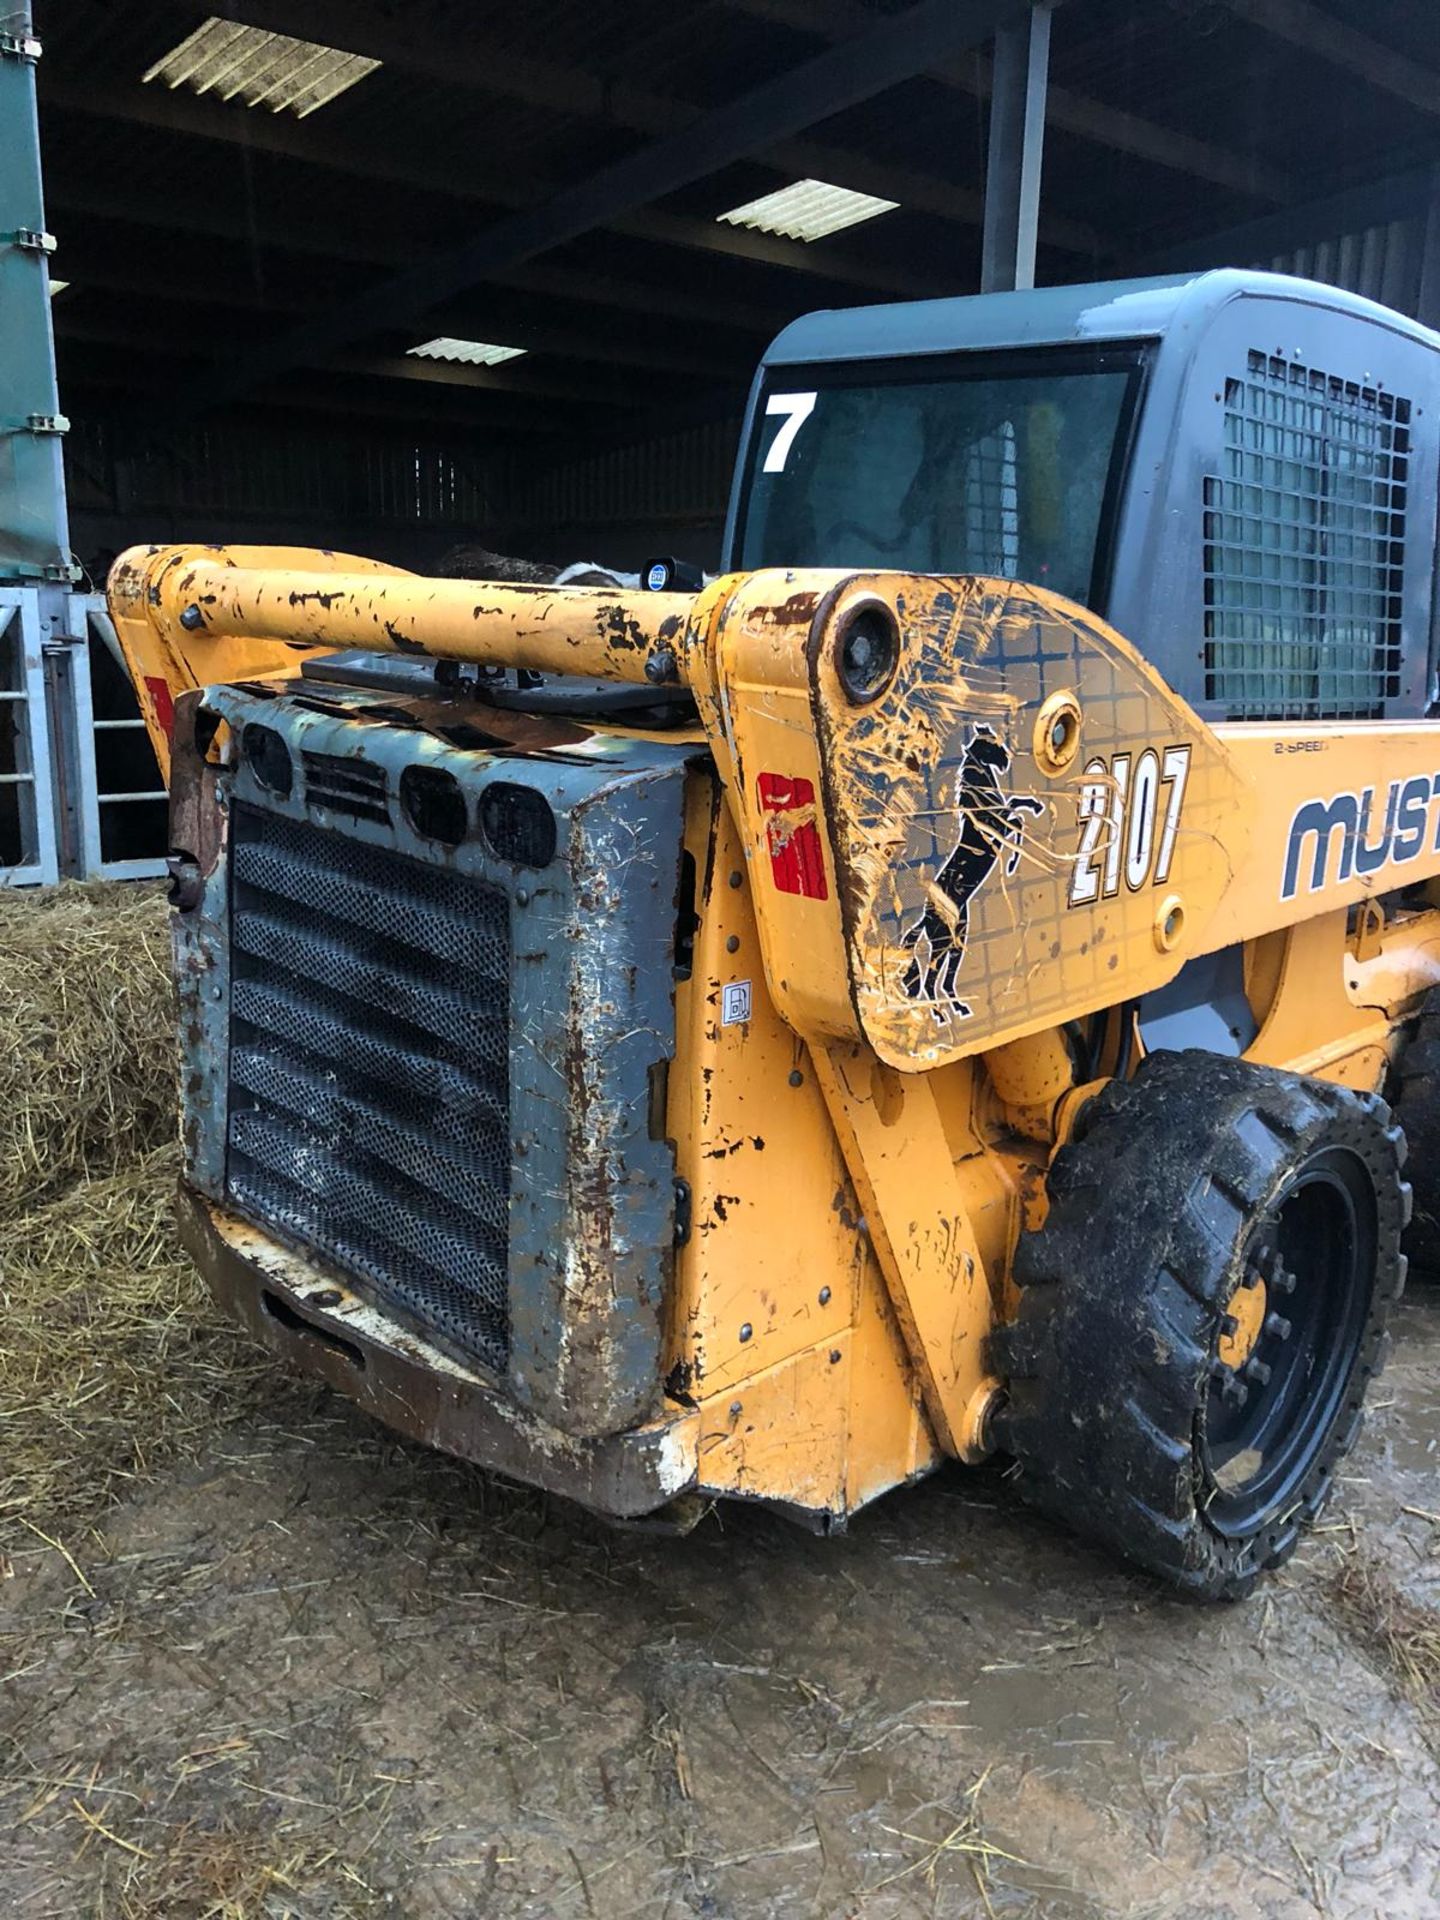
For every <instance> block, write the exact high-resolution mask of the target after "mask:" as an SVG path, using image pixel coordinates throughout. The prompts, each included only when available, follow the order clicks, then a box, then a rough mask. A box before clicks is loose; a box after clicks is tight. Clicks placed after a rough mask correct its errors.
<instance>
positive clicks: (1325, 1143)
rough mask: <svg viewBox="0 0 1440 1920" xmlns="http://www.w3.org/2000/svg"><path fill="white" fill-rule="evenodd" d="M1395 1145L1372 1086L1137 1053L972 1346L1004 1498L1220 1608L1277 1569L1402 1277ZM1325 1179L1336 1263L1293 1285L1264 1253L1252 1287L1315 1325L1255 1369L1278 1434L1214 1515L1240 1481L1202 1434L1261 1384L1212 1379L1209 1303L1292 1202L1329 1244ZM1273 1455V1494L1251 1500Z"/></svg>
mask: <svg viewBox="0 0 1440 1920" xmlns="http://www.w3.org/2000/svg"><path fill="white" fill-rule="evenodd" d="M1404 1156H1405V1142H1404V1138H1403V1136H1402V1134H1401V1132H1400V1129H1399V1128H1398V1127H1397V1126H1395V1125H1394V1124H1393V1122H1392V1120H1391V1117H1390V1113H1389V1109H1388V1108H1387V1107H1386V1106H1385V1104H1384V1102H1383V1101H1382V1100H1380V1099H1379V1098H1378V1097H1377V1096H1375V1095H1373V1094H1356V1093H1353V1092H1350V1091H1349V1090H1347V1089H1345V1088H1341V1087H1335V1086H1330V1085H1328V1084H1326V1083H1324V1082H1322V1081H1318V1080H1310V1079H1304V1078H1301V1077H1300V1076H1299V1075H1297V1074H1291V1073H1282V1072H1279V1071H1276V1070H1274V1069H1272V1068H1266V1067H1257V1066H1252V1065H1251V1064H1250V1063H1249V1062H1248V1061H1243V1060H1232V1059H1225V1058H1222V1057H1219V1056H1217V1055H1214V1054H1206V1053H1157V1054H1152V1055H1151V1056H1150V1057H1149V1058H1147V1059H1146V1060H1145V1061H1144V1062H1143V1063H1142V1064H1141V1066H1140V1068H1139V1069H1138V1071H1137V1073H1136V1075H1135V1078H1134V1079H1133V1080H1132V1081H1130V1082H1128V1083H1122V1082H1119V1081H1112V1082H1111V1084H1110V1086H1109V1087H1108V1088H1106V1089H1105V1090H1104V1091H1103V1092H1102V1093H1101V1094H1099V1095H1098V1096H1097V1097H1096V1098H1095V1099H1094V1100H1093V1101H1091V1102H1090V1103H1089V1105H1088V1106H1087V1107H1086V1108H1085V1110H1084V1113H1083V1114H1082V1116H1081V1126H1080V1128H1079V1130H1078V1135H1077V1137H1076V1138H1074V1139H1072V1141H1071V1142H1070V1143H1069V1144H1067V1145H1066V1146H1065V1147H1063V1148H1062V1149H1061V1150H1060V1152H1059V1153H1058V1154H1057V1155H1056V1157H1055V1160H1054V1163H1053V1165H1052V1167H1051V1170H1050V1178H1049V1182H1048V1196H1049V1215H1048V1218H1047V1219H1046V1221H1045V1224H1044V1225H1043V1226H1042V1227H1041V1228H1040V1229H1039V1230H1038V1231H1036V1232H1034V1233H1029V1234H1025V1235H1023V1236H1022V1238H1021V1241H1020V1244H1019V1247H1018V1248H1017V1252H1016V1259H1015V1270H1014V1271H1015V1280H1016V1283H1017V1285H1018V1287H1019V1288H1020V1290H1021V1294H1020V1307H1019V1312H1018V1315H1017V1317H1016V1319H1015V1321H1014V1322H1013V1323H1012V1324H1011V1325H1009V1326H1007V1327H1005V1328H1003V1329H1001V1330H1000V1331H999V1332H998V1333H997V1334H996V1336H995V1338H994V1341H993V1358H994V1364H995V1365H996V1368H997V1371H998V1372H999V1373H1000V1374H1001V1375H1002V1376H1003V1377H1004V1378H1005V1380H1006V1382H1007V1396H1006V1399H1005V1401H1004V1403H1003V1404H1002V1407H1001V1408H1000V1410H999V1411H998V1413H997V1416H996V1440H997V1443H998V1445H999V1446H1000V1447H1001V1448H1002V1449H1003V1450H1004V1451H1005V1452H1008V1453H1009V1454H1011V1455H1012V1456H1013V1457H1014V1460H1015V1462H1016V1463H1017V1466H1018V1480H1019V1484H1020V1489H1021V1491H1022V1493H1023V1494H1024V1495H1025V1496H1026V1498H1028V1499H1029V1500H1031V1501H1032V1502H1033V1503H1034V1504H1036V1505H1038V1506H1041V1507H1043V1508H1044V1509H1046V1510H1047V1511H1048V1512H1050V1513H1051V1514H1053V1515H1055V1516H1056V1517H1057V1518H1059V1519H1061V1520H1064V1521H1065V1522H1067V1523H1068V1524H1069V1525H1071V1526H1073V1527H1075V1528H1076V1529H1078V1530H1079V1531H1081V1532H1084V1533H1089V1534H1092V1535H1094V1536H1096V1537H1097V1538H1099V1539H1100V1540H1102V1541H1104V1542H1106V1543H1107V1544H1108V1545H1110V1546H1111V1547H1113V1548H1116V1549H1117V1550H1118V1551H1119V1552H1120V1553H1121V1554H1123V1555H1125V1556H1126V1557H1127V1558H1128V1559H1130V1560H1133V1561H1136V1562H1138V1564H1139V1565H1141V1566H1142V1567H1145V1568H1147V1569H1148V1570H1149V1571H1150V1572H1152V1573H1155V1574H1158V1575H1159V1576H1160V1577H1161V1578H1163V1579H1165V1580H1167V1581H1169V1582H1171V1583H1172V1584H1173V1585H1174V1586H1176V1587H1179V1588H1181V1589H1182V1590H1183V1591H1185V1592H1186V1593H1188V1594H1191V1595H1194V1596H1196V1597H1198V1598H1206V1599H1239V1598H1241V1597H1243V1596H1244V1595H1245V1594H1246V1593H1248V1592H1249V1591H1250V1589H1251V1588H1252V1587H1253V1586H1254V1584H1255V1582H1256V1580H1257V1579H1258V1578H1259V1576H1260V1574H1261V1573H1262V1572H1263V1571H1264V1570H1265V1569H1267V1568H1271V1567H1276V1566H1278V1565H1280V1564H1281V1562H1282V1561H1284V1560H1286V1559H1287V1558H1288V1557H1289V1555H1290V1554H1291V1553H1292V1552H1293V1551H1294V1549H1295V1546H1296V1544H1297V1543H1298V1540H1299V1538H1300V1535H1301V1532H1302V1531H1303V1529H1304V1527H1305V1526H1307V1525H1308V1524H1309V1523H1310V1522H1312V1521H1313V1520H1314V1518H1315V1516H1316V1514H1318V1513H1319V1511H1320V1509H1321V1507H1322V1506H1323V1505H1324V1503H1325V1500H1326V1498H1327V1497H1328V1495H1329V1492H1330V1489H1331V1485H1332V1483H1333V1480H1334V1475H1335V1468H1336V1465H1337V1463H1338V1462H1339V1461H1340V1460H1341V1459H1343V1458H1344V1456H1345V1454H1346V1453H1347V1452H1348V1451H1349V1450H1350V1448H1351V1446H1352V1445H1353V1444H1354V1441H1355V1438H1356V1435H1357V1433H1358V1432H1359V1429H1360V1422H1361V1417H1362V1413H1361V1409H1362V1404H1363V1401H1364V1397H1365V1392H1366V1389H1367V1387H1368V1385H1369V1383H1370V1381H1371V1380H1372V1379H1373V1378H1374V1376H1375V1375H1376V1373H1378V1372H1379V1370H1380V1368H1381V1366H1382V1365H1383V1362H1384V1356H1385V1351H1386V1347H1387V1344H1388V1336H1387V1335H1386V1333H1385V1321H1386V1317H1387V1314H1388V1312H1389V1308H1390V1306H1391V1303H1392V1302H1393V1301H1394V1300H1396V1299H1397V1298H1398V1297H1399V1294H1400V1291H1401V1289H1402V1287H1403V1285H1404V1279H1405V1259H1404V1256H1403V1255H1402V1253H1401V1252H1400V1236H1401V1233H1402V1231H1403V1229H1404V1226H1405V1223H1406V1220H1407V1219H1408V1217H1409V1197H1410V1196H1409V1188H1408V1187H1407V1186H1406V1185H1405V1183H1404V1180H1403V1179H1402V1177H1401V1168H1402V1166H1403V1163H1404ZM1331 1187H1333V1188H1334V1189H1335V1191H1336V1193H1337V1194H1339V1195H1340V1196H1341V1197H1340V1198H1339V1199H1338V1200H1335V1201H1334V1202H1333V1204H1334V1205H1337V1206H1340V1207H1342V1208H1344V1209H1346V1210H1347V1211H1346V1212H1345V1213H1344V1215H1343V1217H1344V1219H1345V1221H1347V1222H1348V1223H1349V1224H1348V1225H1347V1226H1346V1227H1345V1228H1344V1230H1343V1231H1341V1232H1339V1233H1338V1237H1339V1239H1340V1240H1341V1241H1342V1242H1344V1243H1345V1244H1346V1245H1349V1246H1351V1247H1352V1248H1353V1250H1354V1251H1353V1258H1352V1259H1350V1260H1349V1261H1348V1262H1345V1261H1344V1260H1343V1259H1340V1261H1339V1264H1340V1265H1342V1266H1343V1267H1344V1274H1343V1279H1342V1280H1337V1281H1336V1282H1334V1283H1333V1284H1332V1285H1331V1286H1330V1287H1329V1289H1328V1291H1323V1290H1320V1289H1319V1288H1318V1287H1315V1286H1312V1289H1311V1290H1310V1292H1308V1293H1301V1292H1300V1290H1299V1283H1297V1282H1296V1281H1295V1279H1294V1276H1292V1275H1291V1274H1290V1273H1289V1272H1288V1271H1286V1270H1285V1268H1284V1266H1283V1263H1278V1253H1277V1255H1276V1262H1277V1263H1278V1264H1279V1265H1280V1271H1279V1275H1278V1278H1277V1279H1276V1280H1275V1282H1274V1287H1272V1289H1271V1291H1270V1294H1269V1295H1268V1296H1267V1297H1268V1298H1270V1299H1271V1300H1272V1302H1273V1300H1274V1299H1276V1298H1278V1297H1279V1296H1278V1293H1276V1292H1275V1291H1274V1288H1278V1287H1279V1286H1280V1285H1282V1284H1284V1285H1286V1286H1288V1287H1289V1288H1290V1290H1291V1296H1292V1298H1293V1299H1295V1300H1296V1301H1297V1302H1299V1303H1301V1304H1302V1305H1303V1307H1304V1311H1305V1313H1306V1315H1307V1316H1308V1315H1318V1316H1319V1318H1318V1319H1313V1320H1312V1319H1306V1320H1305V1321H1304V1322H1300V1321H1298V1320H1297V1322H1296V1324H1298V1325H1303V1326H1304V1328H1305V1333H1304V1335H1303V1337H1302V1341H1301V1343H1300V1344H1298V1345H1297V1346H1296V1348H1295V1349H1294V1355H1293V1357H1291V1356H1290V1350H1289V1348H1288V1347H1287V1348H1286V1356H1287V1357H1286V1358H1285V1359H1284V1363H1283V1367H1282V1369H1281V1371H1280V1372H1279V1373H1278V1375H1277V1378H1279V1379H1280V1380H1281V1381H1282V1383H1283V1382H1286V1381H1287V1380H1288V1385H1286V1386H1284V1389H1283V1390H1284V1393H1285V1396H1286V1397H1285V1400H1284V1407H1285V1409H1286V1412H1285V1418H1286V1419H1293V1420H1294V1421H1295V1422H1296V1423H1297V1428H1296V1432H1295V1434H1294V1435H1293V1437H1292V1438H1291V1439H1290V1440H1289V1441H1286V1440H1285V1439H1284V1432H1285V1429H1284V1428H1283V1427H1282V1428H1280V1429H1278V1431H1279V1432H1280V1434H1281V1438H1280V1439H1277V1440H1276V1441H1275V1443H1274V1455H1273V1460H1274V1462H1275V1463H1276V1464H1275V1465H1274V1467H1273V1468H1272V1467H1271V1466H1270V1464H1269V1462H1268V1460H1267V1456H1266V1455H1265V1454H1264V1452H1263V1450H1262V1451H1261V1452H1259V1453H1257V1454H1256V1455H1255V1456H1254V1457H1255V1458H1257V1459H1259V1460H1261V1461H1262V1463H1264V1464H1263V1466H1262V1470H1261V1471H1260V1472H1259V1473H1258V1475H1257V1476H1256V1484H1255V1493H1256V1498H1257V1499H1258V1500H1260V1501H1261V1503H1262V1504H1261V1510H1260V1511H1258V1512H1256V1513H1255V1514H1254V1516H1253V1522H1252V1518H1251V1516H1249V1515H1248V1513H1247V1514H1245V1515H1244V1517H1243V1518H1242V1519H1241V1520H1240V1521H1238V1522H1237V1521H1236V1519H1235V1517H1234V1513H1233V1511H1232V1509H1233V1508H1234V1507H1235V1505H1236V1503H1237V1498H1238V1500H1239V1504H1240V1505H1241V1506H1242V1507H1243V1505H1244V1492H1245V1490H1244V1489H1243V1488H1242V1492H1241V1495H1240V1496H1237V1495H1236V1494H1235V1493H1234V1492H1233V1490H1232V1488H1231V1485H1230V1483H1228V1482H1225V1481H1224V1475H1223V1473H1222V1474H1221V1475H1220V1476H1219V1477H1218V1478H1217V1476H1216V1475H1215V1474H1212V1472H1211V1469H1210V1466H1209V1461H1210V1459H1211V1455H1210V1451H1209V1446H1210V1440H1209V1436H1210V1434H1211V1433H1212V1431H1219V1429H1220V1428H1221V1426H1222V1425H1223V1423H1224V1421H1226V1420H1227V1419H1228V1420H1230V1421H1231V1422H1232V1423H1233V1422H1234V1421H1235V1420H1236V1419H1239V1418H1241V1417H1242V1416H1239V1415H1235V1414H1233V1413H1231V1412H1229V1411H1228V1409H1229V1408H1230V1406H1231V1402H1232V1400H1236V1399H1238V1400H1239V1401H1241V1402H1242V1403H1244V1402H1245V1401H1247V1400H1248V1399H1249V1396H1250V1394H1251V1392H1252V1391H1253V1392H1254V1394H1255V1396H1256V1397H1255V1400H1254V1411H1252V1413H1251V1414H1249V1415H1244V1416H1243V1418H1245V1419H1248V1420H1254V1419H1256V1418H1259V1417H1265V1415H1266V1397H1267V1396H1270V1395H1271V1392H1272V1389H1271V1387H1270V1386H1269V1385H1266V1386H1264V1387H1259V1386H1257V1387H1255V1388H1254V1389H1253V1390H1252V1389H1251V1388H1248V1387H1247V1388H1246V1389H1245V1391H1244V1392H1243V1393H1240V1392H1238V1391H1237V1381H1238V1376H1235V1377H1233V1378H1231V1379H1226V1378H1225V1373H1224V1371H1223V1370H1222V1367H1221V1362H1220V1359H1219V1355H1220V1352H1221V1341H1222V1339H1223V1338H1224V1337H1225V1336H1226V1335H1227V1333H1228V1334H1231V1335H1233V1333H1234V1330H1235V1325H1236V1323H1235V1321H1234V1320H1232V1319H1230V1318H1229V1312H1228V1310H1229V1307H1230V1305H1231V1304H1232V1301H1231V1296H1232V1294H1234V1293H1235V1292H1236V1290H1237V1287H1238V1286H1239V1284H1240V1283H1241V1281H1242V1279H1245V1280H1252V1279H1253V1274H1254V1266H1253V1264H1252V1263H1253V1261H1254V1260H1255V1259H1256V1258H1259V1257H1261V1256H1260V1255H1259V1254H1258V1253H1257V1251H1256V1250H1257V1249H1259V1248H1262V1247H1265V1246H1266V1245H1267V1244H1269V1245H1273V1246H1275V1247H1276V1248H1277V1249H1278V1247H1279V1246H1280V1244H1281V1236H1282V1235H1290V1236H1292V1241H1291V1242H1287V1244H1290V1243H1293V1235H1294V1233H1295V1230H1296V1229H1295V1226H1294V1222H1295V1220H1296V1217H1297V1212H1298V1214H1299V1218H1300V1219H1301V1221H1302V1223H1303V1222H1304V1221H1305V1220H1306V1219H1307V1218H1308V1219H1310V1220H1311V1222H1312V1224H1311V1225H1310V1226H1308V1227H1307V1228H1306V1229H1305V1231H1306V1233H1307V1234H1308V1236H1309V1238H1308V1239H1307V1240H1305V1241H1304V1242H1303V1244H1305V1245H1310V1244H1314V1245H1316V1246H1320V1247H1323V1248H1326V1249H1328V1248H1330V1247H1331V1246H1332V1244H1333V1243H1334V1241H1335V1239H1336V1237H1337V1234H1336V1233H1335V1232H1332V1231H1330V1230H1329V1228H1328V1222H1329V1220H1330V1215H1329V1214H1326V1213H1325V1212H1323V1209H1324V1207H1326V1206H1329V1205H1331V1204H1332V1201H1331V1199H1330V1198H1329V1197H1328V1196H1329V1193H1330V1189H1331ZM1309 1188H1315V1189H1321V1190H1323V1191H1322V1195H1321V1199H1320V1201H1319V1202H1316V1200H1315V1197H1314V1193H1313V1192H1312V1193H1311V1195H1310V1198H1309V1199H1308V1200H1306V1199H1304V1198H1303V1196H1304V1194H1305V1193H1306V1191H1307V1189H1309ZM1372 1195H1373V1212H1372V1201H1371V1199H1370V1197H1369V1196H1372ZM1317 1205H1318V1206H1319V1207H1320V1208H1321V1209H1322V1211H1321V1212H1320V1213H1319V1214H1318V1215H1317V1214H1316V1212H1315V1209H1316V1207H1317ZM1306 1209H1309V1212H1308V1214H1307V1212H1306ZM1316 1220H1318V1222H1319V1225H1318V1226H1317V1225H1316V1224H1314V1222H1315V1221H1316ZM1287 1222H1289V1223H1290V1224H1289V1225H1287V1224H1286V1223H1287ZM1267 1235H1268V1236H1270V1239H1269V1241H1268V1243H1267V1240H1266V1236H1267ZM1372 1255H1373V1258H1372ZM1264 1257H1266V1258H1268V1257H1269V1256H1268V1254H1267V1255H1266V1256H1264ZM1304 1277H1305V1276H1301V1278H1302V1280H1303V1278H1304ZM1342 1313H1343V1316H1344V1317H1343V1327H1340V1323H1339V1322H1338V1321H1333V1316H1336V1315H1339V1314H1342ZM1275 1317H1276V1318H1278V1321H1279V1327H1280V1328H1283V1329H1284V1331H1283V1332H1282V1331H1279V1330H1278V1329H1276V1327H1275V1318H1272V1317H1271V1316H1270V1315H1269V1314H1268V1313H1267V1317H1266V1320H1265V1325H1264V1335H1265V1337H1266V1339H1268V1340H1271V1341H1276V1340H1278V1341H1281V1342H1288V1340H1289V1338H1290V1327H1291V1322H1290V1321H1288V1320H1286V1319H1285V1317H1284V1316H1283V1315H1277V1316H1275ZM1337 1327H1340V1330H1339V1331H1335V1328H1337ZM1306 1342H1313V1343H1314V1350H1313V1354H1312V1355H1311V1357H1310V1358H1309V1359H1308V1360H1306V1361H1305V1362H1304V1364H1302V1361H1301V1358H1300V1356H1301V1355H1302V1353H1307V1352H1309V1351H1310V1349H1309V1348H1308V1347H1307V1346H1306V1344H1305V1343H1306ZM1263 1350H1264V1351H1267V1352H1268V1351H1270V1348H1269V1347H1266V1348H1265V1349H1263ZM1231 1351H1233V1349H1231ZM1258 1351H1259V1350H1258V1349H1257V1352H1258ZM1330 1355H1334V1356H1336V1357H1335V1358H1333V1359H1328V1358H1325V1357H1323V1356H1330ZM1262 1371H1263V1369H1262ZM1268 1377H1269V1376H1268V1375H1267V1379H1268ZM1281 1390H1282V1389H1281V1388H1278V1387H1277V1388H1276V1389H1275V1390H1274V1391H1275V1392H1276V1393H1279V1392H1281ZM1212 1392H1213V1394H1214V1395H1216V1396H1217V1398H1216V1401H1215V1405H1214V1407H1213V1408H1212V1406H1211V1396H1212ZM1291 1409H1293V1410H1295V1411H1294V1412H1293V1413H1292V1412H1291V1411H1289V1410H1291ZM1276 1417H1277V1418H1278V1417H1279V1412H1278V1408H1277V1415H1276ZM1308 1422H1313V1423H1315V1424H1314V1431H1313V1433H1312V1432H1309V1431H1307V1430H1306V1423H1308ZM1236 1444H1237V1446H1238V1442H1237V1443H1236ZM1250 1457H1251V1456H1249V1455H1247V1456H1246V1460H1248V1459H1249V1458H1250ZM1287 1460H1288V1461H1289V1462H1290V1467H1289V1469H1287V1470H1288V1471H1289V1478H1288V1480H1287V1482H1286V1484H1285V1485H1284V1486H1283V1487H1280V1486H1278V1485H1277V1486H1276V1489H1275V1497H1274V1498H1273V1500H1271V1501H1270V1503H1269V1504H1268V1505H1265V1504H1263V1503H1264V1501H1265V1499H1266V1497H1267V1480H1268V1479H1269V1478H1270V1477H1271V1475H1272V1474H1273V1473H1275V1472H1279V1471H1280V1468H1281V1465H1283V1463H1285V1462H1286V1461H1287ZM1242 1465H1243V1462H1242ZM1222 1513H1223V1515H1224V1525H1223V1526H1222V1525H1221V1524H1220V1523H1219V1522H1218V1521H1217V1519H1216V1515H1217V1514H1222Z"/></svg>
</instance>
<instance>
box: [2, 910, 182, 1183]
mask: <svg viewBox="0 0 1440 1920" xmlns="http://www.w3.org/2000/svg"><path fill="white" fill-rule="evenodd" d="M0 989H3V990H0V1221H3V1220H4V1219H5V1218H6V1217H7V1216H9V1215H12V1214H17V1213H22V1212H23V1213H29V1212H33V1211H34V1209H35V1208H37V1207H38V1206H40V1205H42V1204H43V1203H44V1202H45V1201H46V1200H48V1199H50V1198H52V1197H53V1196H54V1195H56V1194H58V1193H60V1192H61V1191H63V1189H64V1188H66V1187H67V1186H69V1185H70V1184H71V1183H72V1182H74V1181H76V1180H80V1179H86V1180H93V1179H97V1178H102V1177H103V1176H104V1175H106V1174H108V1173H111V1172H113V1171H114V1170H115V1169H116V1168H118V1167H121V1166H124V1165H126V1164H128V1163H130V1162H133V1161H134V1160H136V1159H137V1158H139V1157H141V1156H143V1155H144V1154H146V1153H149V1152H150V1151H152V1150H153V1149H154V1148H156V1147H158V1146H160V1145H161V1144H162V1143H163V1142H165V1141H167V1140H172V1139H173V1138H174V1136H175V1040H174V1029H175V1015H174V993H173V989H172V986H171V978H170V941H169V930H168V923H167V917H166V908H165V899H164V893H163V890H162V888H160V887H159V886H156V885H138V886H137V885H128V886H116V885H113V884H111V885H104V884H90V885H76V884H67V885H65V886H62V887H55V888H51V889H49V890H47V891H45V892H40V893H32V892H28V891H26V892H20V891H13V892H0Z"/></svg>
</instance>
